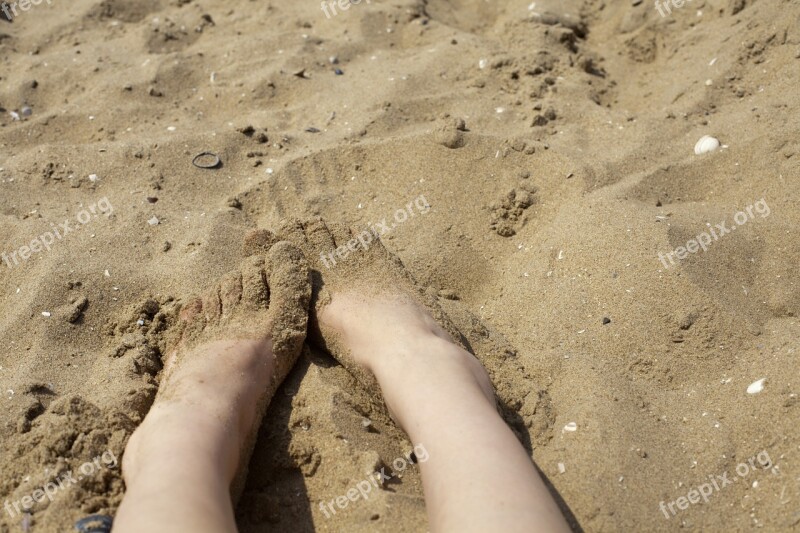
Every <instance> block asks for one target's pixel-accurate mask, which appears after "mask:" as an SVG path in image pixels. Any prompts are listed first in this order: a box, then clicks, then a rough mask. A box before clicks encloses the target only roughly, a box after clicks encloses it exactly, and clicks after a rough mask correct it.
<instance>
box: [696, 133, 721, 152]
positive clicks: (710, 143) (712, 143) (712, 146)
mask: <svg viewBox="0 0 800 533" xmlns="http://www.w3.org/2000/svg"><path fill="white" fill-rule="evenodd" d="M717 148H719V139H715V138H714V137H711V136H710V135H703V136H702V137H700V140H699V141H697V144H695V145H694V153H695V154H697V155H700V154H707V153H708V152H713V151H714V150H716V149H717Z"/></svg>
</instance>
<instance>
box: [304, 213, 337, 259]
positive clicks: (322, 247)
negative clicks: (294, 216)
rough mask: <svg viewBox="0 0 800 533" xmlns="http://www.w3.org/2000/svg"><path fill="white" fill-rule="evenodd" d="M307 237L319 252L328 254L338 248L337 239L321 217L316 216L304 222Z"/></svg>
mask: <svg viewBox="0 0 800 533" xmlns="http://www.w3.org/2000/svg"><path fill="white" fill-rule="evenodd" d="M303 226H304V229H305V234H306V239H307V240H308V243H309V244H310V245H311V246H312V247H313V248H314V250H315V251H316V252H317V254H328V253H331V252H333V251H334V250H336V241H335V240H334V238H333V235H332V234H331V231H330V230H329V229H328V226H327V224H325V221H324V220H322V219H321V218H315V219H312V220H308V221H305V222H304V223H303Z"/></svg>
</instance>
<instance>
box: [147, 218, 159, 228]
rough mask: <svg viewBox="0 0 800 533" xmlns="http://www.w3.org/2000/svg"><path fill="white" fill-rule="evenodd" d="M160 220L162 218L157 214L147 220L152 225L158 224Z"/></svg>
mask: <svg viewBox="0 0 800 533" xmlns="http://www.w3.org/2000/svg"><path fill="white" fill-rule="evenodd" d="M159 222H160V220H158V217H155V216H154V217H153V218H151V219H150V220H148V221H147V223H148V224H150V225H151V226H157V225H158V223H159Z"/></svg>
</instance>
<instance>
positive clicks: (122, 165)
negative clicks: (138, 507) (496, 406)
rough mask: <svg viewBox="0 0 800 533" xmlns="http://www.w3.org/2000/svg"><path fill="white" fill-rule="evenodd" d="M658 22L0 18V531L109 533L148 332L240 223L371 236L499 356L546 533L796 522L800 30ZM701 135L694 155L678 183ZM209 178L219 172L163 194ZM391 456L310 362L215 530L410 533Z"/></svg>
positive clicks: (351, 400) (212, 2)
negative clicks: (536, 478)
mask: <svg viewBox="0 0 800 533" xmlns="http://www.w3.org/2000/svg"><path fill="white" fill-rule="evenodd" d="M634 4H636V5H634ZM670 11H671V12H670V13H666V14H665V16H662V15H661V14H659V11H658V9H657V8H656V7H655V6H654V5H653V4H652V3H651V2H639V1H638V0H637V1H634V2H622V1H620V2H600V1H586V2H577V1H569V0H568V1H563V2H558V1H555V0H547V1H537V2H535V3H530V2H528V1H527V0H526V1H514V2H511V1H498V0H492V1H485V0H451V1H446V0H428V1H413V0H395V1H392V2H389V1H383V2H379V1H377V0H373V1H372V2H370V3H367V2H366V1H362V2H361V3H359V4H352V5H349V7H348V9H347V10H337V13H336V14H335V15H331V16H330V17H328V16H326V14H325V13H324V12H323V10H322V9H321V8H320V4H319V2H313V1H302V2H300V1H297V2H288V1H287V2H274V1H273V2H263V1H261V2H253V1H250V2H248V1H242V0H229V1H226V2H221V1H217V0H207V1H204V2H199V1H195V2H192V1H183V0H182V1H177V2H165V1H157V0H135V1H133V0H128V1H123V0H104V1H102V2H98V1H91V0H76V1H74V2H71V3H69V4H68V3H66V2H62V1H61V0H52V2H50V3H49V4H48V3H47V2H42V3H40V4H39V5H32V6H30V7H29V9H28V10H27V11H24V12H23V11H20V12H19V13H18V16H17V17H16V18H15V19H14V20H13V23H8V22H6V21H5V20H0V54H1V55H2V59H3V65H4V68H3V72H2V77H0V106H2V108H4V110H5V111H4V112H2V113H0V154H2V156H1V157H0V191H1V192H0V252H2V253H4V254H5V256H4V257H3V259H2V263H0V305H2V309H3V314H2V321H0V343H1V345H2V346H3V350H2V352H0V395H1V398H2V399H0V401H2V409H0V411H2V414H0V472H2V474H0V480H1V482H0V504H5V502H6V501H8V502H9V503H8V505H9V506H10V507H6V506H5V505H4V510H3V511H2V513H0V531H2V532H5V531H23V530H25V529H28V530H31V531H43V532H47V531H68V530H70V528H71V527H72V524H73V522H74V521H75V520H77V519H79V518H81V517H82V516H85V515H86V514H89V513H93V512H99V513H107V514H113V513H114V510H115V509H116V507H117V506H118V504H119V502H120V500H121V498H122V496H123V494H124V483H123V481H122V478H121V475H120V469H119V464H118V461H119V460H120V459H121V457H122V453H123V450H124V446H125V443H126V441H127V439H128V438H129V436H130V434H131V432H132V431H133V430H134V429H135V427H136V426H137V424H138V423H139V422H140V421H141V420H142V417H143V416H144V415H145V414H146V412H147V410H148V409H149V406H150V404H151V403H152V400H153V398H154V397H155V393H156V391H157V388H158V383H159V379H160V375H161V372H162V370H161V368H162V364H163V361H162V358H163V353H162V350H163V349H164V346H163V345H160V344H159V342H160V339H165V338H166V337H167V336H168V330H169V326H170V323H169V320H167V319H166V313H165V311H164V310H165V309H169V308H171V307H172V306H173V305H174V304H176V303H179V302H182V301H185V300H186V299H187V298H188V297H190V296H191V295H192V294H195V293H201V292H202V291H203V290H204V289H205V288H206V287H207V286H209V285H210V284H211V283H212V282H213V281H214V280H217V279H218V278H220V277H221V276H222V275H223V274H224V273H225V272H227V271H229V270H231V269H232V268H235V267H236V266H237V265H238V264H239V262H240V260H241V257H242V246H241V243H242V239H243V237H244V235H245V234H246V233H247V232H248V231H249V230H251V229H252V228H255V227H261V228H276V227H278V225H279V223H280V221H281V219H283V218H285V217H308V216H317V215H320V216H324V217H325V218H326V219H327V220H330V221H335V222H340V223H345V224H349V225H351V226H352V227H353V228H354V229H355V230H356V231H360V230H367V229H370V228H374V227H376V226H378V227H381V228H384V227H385V228H387V229H388V231H387V232H386V233H385V234H384V235H383V236H382V238H383V240H384V243H385V244H386V246H387V248H388V249H390V250H391V251H392V252H394V253H395V254H397V255H398V256H399V257H400V258H401V259H402V261H403V263H404V264H405V265H406V267H407V268H408V270H409V271H410V272H411V274H412V275H413V276H414V277H415V278H416V279H417V280H418V281H419V282H420V283H421V284H422V285H423V286H424V287H426V291H427V293H428V294H431V295H436V296H438V298H439V301H440V305H441V306H442V307H443V308H444V309H445V310H446V311H447V312H448V313H449V314H450V315H451V317H452V318H453V320H454V322H456V325H457V326H458V327H459V328H460V329H461V330H462V332H463V333H464V335H465V337H467V338H469V339H470V340H471V342H474V345H475V347H476V351H478V350H484V351H485V352H486V353H494V354H495V356H493V357H491V358H489V359H488V360H487V362H486V364H487V367H488V368H489V371H490V373H491V374H492V377H493V379H494V381H495V385H496V387H497V389H498V394H499V396H500V397H501V399H503V401H504V403H505V404H506V411H505V415H506V418H507V419H509V420H510V421H511V422H512V424H513V426H514V428H515V430H516V431H517V432H518V434H519V435H520V436H521V438H522V439H523V442H524V443H525V444H526V445H527V446H529V449H530V450H531V453H532V457H533V458H534V460H535V462H536V464H537V465H538V467H539V469H540V470H541V472H542V474H543V475H544V476H545V477H546V478H547V480H548V483H549V484H550V485H551V486H552V488H553V491H554V493H555V494H556V495H557V497H558V499H559V501H560V502H561V504H562V506H563V509H564V510H565V512H566V513H568V515H569V516H570V520H571V521H572V523H573V525H574V526H575V528H576V530H581V529H582V530H584V531H609V532H612V531H614V532H615V531H673V530H678V529H681V528H683V529H686V530H703V531H722V530H725V531H744V530H751V529H756V528H760V529H761V530H762V531H792V530H797V529H798V528H800V514H798V511H797V502H798V500H799V499H800V473H799V472H798V458H799V457H800V447H798V441H799V440H800V429H799V428H800V424H798V420H800V402H799V401H798V394H800V373H798V370H797V369H798V364H797V357H798V349H799V348H800V347H798V344H797V339H798V338H800V325H799V324H798V319H797V316H798V313H800V288H799V287H798V282H797V277H796V274H795V268H796V265H797V263H798V257H800V238H799V237H798V236H797V227H798V222H799V221H800V211H799V210H798V200H800V188H798V179H800V173H798V167H800V164H799V163H800V135H798V133H799V129H800V128H798V125H797V116H798V111H800V98H798V93H797V86H798V83H799V82H800V25H798V23H797V21H798V17H800V4H798V3H797V2H791V1H785V0H784V1H781V0H731V1H728V0H724V1H718V0H713V1H711V0H694V1H692V2H687V3H686V4H685V5H684V6H683V7H681V8H676V7H671V10H670ZM336 69H339V73H337V71H336ZM25 106H29V107H30V114H28V112H27V111H28V110H27V109H25V110H23V107H25ZM11 112H14V113H16V114H17V115H18V116H19V118H20V119H21V120H15V119H14V117H13V116H12V114H11ZM703 135H711V136H713V137H715V138H718V139H719V140H720V142H721V144H722V146H721V147H720V148H719V149H718V150H716V151H714V152H712V153H707V154H703V155H695V153H694V145H695V143H696V142H697V141H698V140H699V139H700V138H701V137H702V136H703ZM204 151H210V152H213V153H214V154H217V155H218V157H219V158H220V165H218V166H217V167H215V168H211V169H209V168H198V167H195V166H193V164H192V160H193V158H194V157H195V156H196V155H197V154H199V153H201V152H204ZM420 198H423V199H424V203H423V202H422V201H421V200H419V199H420ZM416 201H419V203H418V204H417V203H415V202H416ZM426 204H427V205H429V206H430V208H429V209H427V208H426V209H419V208H418V205H423V206H424V205H426ZM399 210H403V211H405V213H406V215H401V214H400V212H399ZM384 219H386V220H385V221H384ZM401 219H402V221H401ZM379 224H385V226H379ZM717 225H722V226H723V228H724V229H723V228H719V229H715V228H718V226H717ZM733 225H736V229H735V230H734V229H732V226H733ZM712 229H713V230H714V234H715V235H716V238H712V237H709V239H711V240H710V241H709V242H708V243H706V244H705V245H704V248H705V249H703V248H701V247H700V246H699V244H700V242H704V243H705V237H703V236H702V235H703V234H705V235H711V230H712ZM24 247H27V248H24ZM687 248H688V250H687ZM670 253H672V255H668V254H670ZM12 254H15V255H12ZM659 254H661V256H659ZM148 339H155V340H156V342H150V341H148ZM162 344H163V343H162ZM762 378H766V381H764V382H763V390H761V391H760V392H757V393H753V394H751V393H748V387H750V386H751V384H752V383H754V382H756V381H758V380H761V379H762ZM757 388H758V387H757V386H754V387H751V389H750V390H751V391H753V392H754V390H755V389H757ZM411 450H412V448H411V444H410V443H409V442H408V441H407V440H406V439H405V437H404V436H403V435H402V433H401V432H400V431H399V430H398V429H397V428H396V427H395V426H394V425H393V423H392V422H391V420H390V419H389V417H388V415H387V414H386V413H385V412H384V410H383V409H382V408H381V406H380V405H379V404H376V402H374V401H372V399H371V398H370V396H369V395H368V394H367V393H366V392H365V391H364V389H363V387H361V386H360V385H359V383H358V382H357V381H356V380H355V379H354V378H353V377H352V376H351V375H350V374H349V373H348V372H347V371H346V370H345V369H344V368H343V367H341V366H340V365H338V364H336V362H335V361H334V360H333V359H332V358H330V357H329V356H327V355H326V354H324V353H320V352H319V351H316V350H310V349H306V350H305V353H304V355H303V356H302V357H301V360H300V361H299V363H298V365H297V367H296V368H295V369H294V371H293V372H292V373H291V374H290V376H289V378H288V379H287V381H286V383H285V384H284V386H283V387H282V388H281V389H279V391H278V394H277V397H276V399H275V401H274V402H273V404H272V405H271V407H270V409H269V411H268V413H267V416H266V418H265V420H264V423H263V425H262V428H261V432H260V436H259V440H258V442H257V444H256V451H255V455H254V456H253V459H252V461H251V464H250V475H249V478H248V480H247V486H246V488H245V492H244V495H243V497H242V499H241V502H240V504H239V506H238V509H237V513H238V522H239V526H240V529H241V531H243V532H259V531H312V530H318V531H426V530H427V521H426V517H425V507H424V500H423V493H422V487H421V482H420V478H419V471H418V468H417V467H416V466H413V465H408V464H405V466H404V468H403V469H399V468H398V469H395V470H392V469H391V465H392V463H393V462H395V461H397V460H398V459H400V461H397V464H398V465H400V464H404V463H407V461H406V460H405V459H403V458H407V457H408V454H409V453H410V452H411ZM490 452H491V451H490V450H487V453H490ZM87 464H88V465H89V466H86V465H87ZM742 465H744V467H742ZM382 467H388V469H387V470H386V472H390V471H391V472H392V478H391V479H390V480H389V481H388V482H387V483H386V484H385V486H384V487H383V488H381V489H375V490H372V491H371V492H370V493H369V494H368V495H367V496H366V497H359V498H358V499H357V500H356V501H350V502H349V503H348V504H347V507H346V508H343V509H342V508H338V507H336V513H335V514H332V513H331V512H330V511H328V512H327V515H328V516H326V512H323V510H322V508H321V505H323V506H324V504H325V503H326V502H331V501H332V500H335V499H336V498H337V497H340V496H343V495H345V494H346V493H347V491H348V489H351V488H353V487H355V486H356V485H357V484H358V483H359V482H360V481H362V480H364V479H367V476H368V475H369V473H370V472H374V471H375V469H380V468H382ZM464 468H469V465H464ZM737 469H738V470H737ZM70 471H71V472H72V475H73V476H74V477H75V478H76V479H75V483H72V481H71V480H70V479H66V480H65V476H67V473H68V472H70ZM82 472H83V473H84V474H85V475H84V474H82ZM740 473H741V474H740ZM79 475H83V478H82V479H80V480H78V479H77V477H78V476H79ZM726 476H727V478H728V479H730V483H729V484H725V483H724V482H722V481H719V483H717V485H723V486H719V487H718V488H714V489H713V491H712V492H711V494H710V495H709V496H708V497H707V498H706V499H707V501H705V500H704V499H699V498H698V497H697V495H698V492H692V490H693V489H696V490H697V491H699V490H701V489H700V488H701V487H704V484H708V483H711V482H712V481H715V482H716V481H717V480H718V479H719V478H720V477H726ZM57 479H60V480H61V481H62V483H63V484H64V486H63V488H62V487H60V486H59V487H58V489H57V490H56V491H55V492H53V493H52V501H50V498H44V499H42V497H41V494H37V493H36V492H35V491H36V490H37V489H38V488H40V487H43V486H45V485H46V484H48V483H54V482H55V481H56V480H57ZM53 486H56V485H53ZM51 492H52V491H51ZM37 496H38V499H40V500H42V501H40V502H38V503H36V504H35V505H34V506H33V508H32V509H31V510H30V512H31V514H28V515H23V514H21V513H17V512H15V511H14V507H13V504H14V502H22V499H23V498H25V497H31V498H32V497H37ZM690 499H691V500H696V501H691V502H690V501H689V500H690ZM662 502H663V503H662ZM17 505H22V504H21V503H17ZM670 505H671V507H670ZM9 509H10V510H11V512H9Z"/></svg>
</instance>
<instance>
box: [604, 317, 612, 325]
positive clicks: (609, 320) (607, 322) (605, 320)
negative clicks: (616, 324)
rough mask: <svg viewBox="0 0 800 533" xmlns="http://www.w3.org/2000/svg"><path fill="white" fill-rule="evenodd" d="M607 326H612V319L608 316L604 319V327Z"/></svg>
mask: <svg viewBox="0 0 800 533" xmlns="http://www.w3.org/2000/svg"><path fill="white" fill-rule="evenodd" d="M606 324H611V319H610V318H608V317H607V316H606V317H603V325H604V326H605V325H606Z"/></svg>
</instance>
